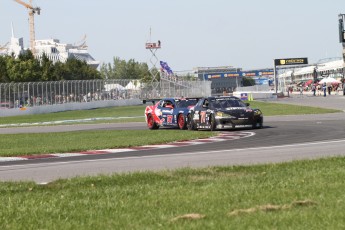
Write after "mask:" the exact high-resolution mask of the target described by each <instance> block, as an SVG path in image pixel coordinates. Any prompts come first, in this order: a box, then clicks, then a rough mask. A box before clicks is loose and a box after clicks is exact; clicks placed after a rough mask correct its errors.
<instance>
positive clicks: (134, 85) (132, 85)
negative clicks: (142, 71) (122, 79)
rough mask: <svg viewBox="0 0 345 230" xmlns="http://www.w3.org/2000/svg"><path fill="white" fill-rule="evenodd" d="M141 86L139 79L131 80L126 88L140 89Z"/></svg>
mask: <svg viewBox="0 0 345 230" xmlns="http://www.w3.org/2000/svg"><path fill="white" fill-rule="evenodd" d="M140 86H141V84H140V82H139V81H130V82H129V83H128V84H127V85H126V87H125V89H131V90H139V89H140Z"/></svg>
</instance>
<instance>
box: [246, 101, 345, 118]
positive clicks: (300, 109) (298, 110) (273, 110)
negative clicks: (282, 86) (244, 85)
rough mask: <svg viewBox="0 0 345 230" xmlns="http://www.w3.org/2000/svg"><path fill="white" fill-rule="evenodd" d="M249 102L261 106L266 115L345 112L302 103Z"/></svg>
mask: <svg viewBox="0 0 345 230" xmlns="http://www.w3.org/2000/svg"><path fill="white" fill-rule="evenodd" d="M249 103H250V107H252V108H259V109H260V110H261V111H262V113H263V114H264V116H279V115H303V114H324V113H337V112H343V111H342V110H336V109H326V108H321V107H309V106H301V105H289V104H279V103H269V102H260V101H250V102H249Z"/></svg>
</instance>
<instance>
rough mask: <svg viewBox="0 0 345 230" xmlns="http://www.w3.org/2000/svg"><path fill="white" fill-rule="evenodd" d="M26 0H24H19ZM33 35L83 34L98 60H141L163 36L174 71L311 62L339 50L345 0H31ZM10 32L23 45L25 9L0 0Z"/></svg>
mask: <svg viewBox="0 0 345 230" xmlns="http://www.w3.org/2000/svg"><path fill="white" fill-rule="evenodd" d="M22 1H24V2H29V0H22ZM32 1H33V5H34V6H38V7H40V8H41V15H35V31H36V39H49V38H57V39H59V40H60V42H62V43H70V44H74V43H78V42H79V41H80V40H81V39H82V38H83V37H84V35H86V36H87V45H88V47H89V52H90V54H91V55H92V56H93V57H94V58H95V59H96V60H99V61H101V63H113V59H114V57H119V58H121V59H124V60H126V61H128V60H129V59H134V60H135V61H137V62H146V63H148V65H149V66H151V62H150V59H151V58H152V54H151V52H150V51H149V50H147V49H145V43H146V42H157V41H158V40H160V41H161V44H162V48H161V49H159V50H157V52H156V56H157V58H158V60H159V61H165V62H167V63H168V64H169V66H170V67H171V69H172V70H173V71H174V72H179V71H189V70H192V69H193V68H195V67H217V66H234V67H236V68H242V69H244V70H253V69H260V68H273V60H274V59H279V58H298V57H307V58H308V60H309V63H317V62H318V61H319V60H320V59H324V58H333V57H341V54H342V46H341V43H339V32H338V15H339V14H345V2H344V0H332V1H325V0H322V1H315V0H289V1H277V0H260V1H259V0H212V1H206V0H170V1H167V0H159V1H158V0H146V1H142V0H122V1H119V0H32ZM11 23H13V26H14V33H15V36H16V37H23V38H24V45H25V46H29V39H30V38H29V24H28V12H27V10H26V8H25V7H24V6H22V5H20V4H18V3H17V2H15V1H14V0H0V27H1V34H0V45H4V44H6V43H7V42H8V41H9V40H10V37H11Z"/></svg>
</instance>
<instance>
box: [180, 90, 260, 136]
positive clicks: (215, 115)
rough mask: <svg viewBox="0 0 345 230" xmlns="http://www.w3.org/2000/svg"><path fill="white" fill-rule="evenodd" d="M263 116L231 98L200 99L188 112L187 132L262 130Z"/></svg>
mask: <svg viewBox="0 0 345 230" xmlns="http://www.w3.org/2000/svg"><path fill="white" fill-rule="evenodd" d="M262 126H263V114H262V112H261V110H260V109H252V108H250V107H249V103H244V102H243V101H241V99H239V98H237V97H233V96H220V97H207V98H201V99H200V100H199V101H198V103H197V104H196V105H195V106H194V107H193V108H192V109H191V110H190V112H189V115H188V119H187V128H188V129H189V130H197V129H210V130H217V129H235V128H246V127H250V128H262Z"/></svg>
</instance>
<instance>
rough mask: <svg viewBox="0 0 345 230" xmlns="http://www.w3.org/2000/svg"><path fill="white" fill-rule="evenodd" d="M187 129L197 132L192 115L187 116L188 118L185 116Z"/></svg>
mask: <svg viewBox="0 0 345 230" xmlns="http://www.w3.org/2000/svg"><path fill="white" fill-rule="evenodd" d="M187 129H188V130H197V128H196V125H195V123H194V121H193V116H192V114H188V116H187Z"/></svg>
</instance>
